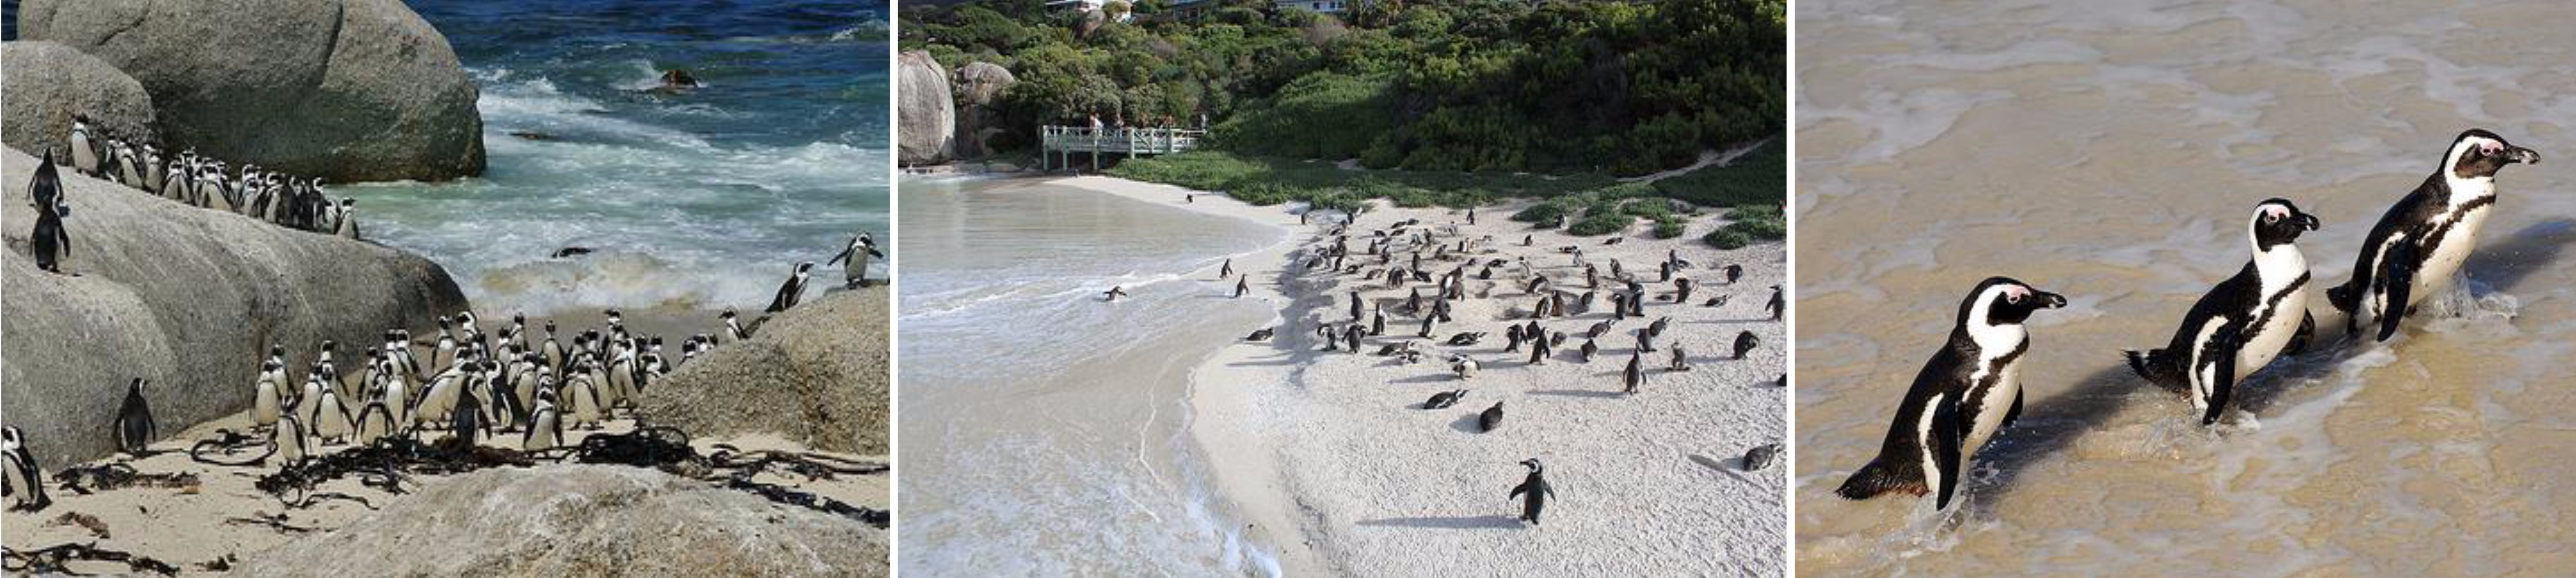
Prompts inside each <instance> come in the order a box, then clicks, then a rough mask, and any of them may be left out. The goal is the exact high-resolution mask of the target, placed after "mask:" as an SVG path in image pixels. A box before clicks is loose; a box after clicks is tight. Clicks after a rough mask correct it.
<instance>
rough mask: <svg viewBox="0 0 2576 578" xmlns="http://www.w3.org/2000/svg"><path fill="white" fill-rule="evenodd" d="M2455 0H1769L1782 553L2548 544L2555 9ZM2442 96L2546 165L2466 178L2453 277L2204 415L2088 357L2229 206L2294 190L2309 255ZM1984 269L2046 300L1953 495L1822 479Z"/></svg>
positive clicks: (2097, 569) (2345, 550) (2062, 558)
mask: <svg viewBox="0 0 2576 578" xmlns="http://www.w3.org/2000/svg"><path fill="white" fill-rule="evenodd" d="M2455 4H2457V3H2452V2H2430V1H2412V2H2383V3H2369V4H2367V5H2351V4H2349V3H2329V2H2239V3H2163V4H2150V3H2126V2H2100V3H2090V4H2079V5H2065V4H2063V3H2046V2H2034V1H2020V2H1993V3H1972V4H1942V5H1939V6H1932V5H1926V4H1922V3H1907V2H1895V1H1882V0H1824V1H1815V2H1801V3H1800V4H1799V11H1798V18H1799V22H1798V29H1799V36H1798V38H1799V46H1798V47H1797V51H1798V55H1799V58H1798V61H1799V65H1800V69H1799V82H1800V85H1799V99H1800V102H1799V103H1798V111H1799V118H1798V119H1797V123H1796V126H1797V130H1798V131H1799V133H1798V155H1799V158H1798V163H1799V165H1798V171H1799V183H1798V196H1797V202H1796V205H1797V206H1796V218H1797V219H1798V221H1797V224H1798V249H1797V250H1798V251H1799V254H1798V279H1797V285H1798V288H1799V294H1798V297H1799V308H1798V323H1799V326H1798V331H1799V343H1798V347H1799V350H1798V353H1799V355H1798V358H1797V360H1798V375H1799V382H1798V387H1799V389H1798V392H1797V401H1796V403H1797V412H1798V413H1797V416H1798V420H1797V421H1798V438H1799V445H1798V446H1797V447H1798V456H1797V476H1798V477H1797V479H1796V487H1795V489H1794V492H1795V494H1796V497H1797V499H1798V504H1799V507H1798V510H1797V515H1796V516H1797V519H1796V520H1795V526H1796V528H1795V529H1796V533H1797V540H1798V543H1799V551H1798V557H1799V560H1798V568H1799V570H1800V571H1801V573H1802V574H1806V575H1815V576H1954V575H1974V576H2017V575H2051V576H2087V575H2090V576H2130V575H2139V576H2144V575H2156V576H2189V575H2230V576H2310V575H2335V576H2349V575H2360V576H2508V575H2535V576H2540V575H2559V574H2563V573H2564V572H2565V571H2566V569H2567V568H2570V567H2576V553H2571V552H2570V551H2569V550H2568V549H2567V548H2566V545H2567V544H2570V543H2576V527H2571V523H2576V519H2571V518H2576V483H2570V482H2568V481H2567V480H2570V479H2576V462H2570V461H2568V460H2566V459H2564V457H2565V456H2567V455H2571V452H2576V418H2569V417H2566V416H2565V415H2564V413H2563V409H2564V408H2567V407H2571V404H2576V389H2571V388H2569V387H2568V386H2566V385H2565V384H2566V383H2568V380H2567V378H2566V375H2567V374H2568V370H2569V369H2571V368H2576V362H2570V361H2568V359H2570V356H2569V354H2570V353H2571V352H2576V307H2571V305H2576V299H2571V297H2576V294H2571V292H2570V289H2569V287H2570V286H2571V282H2576V260H2571V257H2569V256H2567V255H2565V254H2564V253H2565V249H2566V248H2567V246H2568V245H2569V244H2570V243H2576V190H2571V189H2576V177H2571V174H2576V173H2570V172H2569V171H2568V169H2566V168H2565V167H2566V166H2568V164H2567V160H2568V159H2569V158H2570V157H2571V155H2576V139H2571V138H2570V133H2569V130H2568V128H2569V126H2568V125H2567V124H2566V123H2568V122H2569V119H2576V97H2571V96H2568V94H2570V93H2571V92H2576V69H2571V68H2570V65H2569V63H2570V62H2576V43H2569V42H2566V41H2565V32H2566V31H2567V30H2576V12H2570V11H2567V10H2565V7H2564V6H2560V5H2556V4H2552V3H2503V2H2473V3H2466V4H2464V5H2455ZM2473 126H2476V127H2486V128H2489V129H2492V130H2495V131H2496V132H2498V133H2501V134H2502V135H2504V136H2505V137H2506V138H2508V139H2510V140H2512V141H2513V142H2514V143H2515V144H2518V145H2523V146H2527V147H2531V148H2534V149H2536V150H2539V151H2540V152H2541V153H2542V154H2543V155H2544V156H2545V157H2548V161H2547V162H2546V163H2544V164H2541V165H2537V166H2515V167H2511V168H2508V169H2506V170H2505V172H2504V173H2503V174H2502V176H2501V177H2499V178H2498V181H2497V182H2498V188H2499V191H2500V195H2501V197H2500V199H2499V202H2498V205H2497V207H2498V209H2497V211H2496V213H2495V215H2494V216H2493V217H2492V218H2491V219H2490V220H2489V221H2488V222H2487V226H2486V228H2485V230H2484V231H2483V233H2482V234H2481V235H2480V238H2481V243H2480V247H2481V248H2480V249H2479V251H2478V253H2477V254H2476V256H2474V257H2472V258H2471V260H2470V261H2469V263H2468V265H2467V266H2466V267H2465V270H2466V272H2467V277H2468V279H2469V283H2467V284H2466V287H2467V289H2465V290H2463V291H2461V292H2458V293H2456V294H2453V295H2448V296H2446V303H2445V304H2444V305H2443V306H2441V307H2437V308H2436V311H2435V312H2434V313H2433V314H2431V315H2419V316H2418V318H2417V319H2414V320H2410V321H2409V322H2408V326H2407V329H2406V330H2405V331H2404V332H2403V334H2402V335H2401V336H2400V337H2398V338H2397V339H2395V340H2393V341H2391V342H2389V343H2387V344H2371V345H2358V346H2350V347H2339V348H2330V349H2329V350H2328V351H2324V352H2319V353H2315V354H2312V355H2308V356H2303V357H2298V358H2292V359H2285V360H2282V361H2277V362H2275V364H2274V365H2273V366H2272V368H2271V369H2270V370H2269V371H2267V372H2265V373H2263V374H2259V375H2258V376H2257V377H2255V378H2254V379H2253V380H2251V381H2250V382H2249V383H2248V384H2247V391H2246V393H2245V394H2244V397H2243V398H2241V399H2242V401H2243V402H2244V403H2243V404H2242V406H2241V407H2244V408H2246V409H2244V410H2239V411H2236V412H2234V413H2233V414H2232V415H2231V416H2230V417H2229V418H2228V419H2227V421H2226V422H2225V423H2223V424H2222V426H2221V427H2218V428H2215V429H2214V430H2208V429H2204V428H2201V427H2199V426H2198V425H2196V424H2197V420H2196V419H2191V418H2189V417H2187V416H2186V415H2185V414H2187V413H2189V411H2190V410H2189V408H2190V404H2189V403H2188V402H2187V401H2185V400H2183V399H2181V398H2179V397H2177V396H2173V395H2170V394H2166V393H2164V392H2162V391H2161V390H2157V389H2154V388H2152V387H2150V386H2147V385H2146V384H2145V383H2144V382H2143V381H2142V380H2140V379H2138V378H2136V377H2134V376H2132V375H2130V374H2129V373H2128V371H2127V369H2126V368H2125V367H2122V366H2121V365H2120V364H2119V359H2118V352H2119V350H2121V349H2123V348H2142V347H2154V346H2161V345H2162V344H2163V343H2164V342H2165V341H2166V340H2167V338H2169V337H2170V336H2171V331H2172V330H2173V328H2174V326H2175V324H2176V323H2177V322H2178V321H2179V320H2180V318H2181V316H2182V314H2183V312H2184V310H2186V309H2188V308H2189V307H2190V305H2191V302H2192V300H2193V299H2196V298H2197V297H2198V296H2199V295H2200V293H2201V292H2203V291H2205V290H2207V289H2208V287H2209V286H2210V285H2212V284H2215V283H2216V282H2217V281H2219V280H2220V279H2223V278H2225V277H2226V276H2228V275H2230V274H2233V273H2234V272H2235V271H2236V270H2237V269H2238V268H2240V267H2242V266H2243V264H2244V263H2245V260H2246V259H2247V257H2248V251H2249V249H2248V248H2247V247H2245V243H2244V241H2243V233H2242V231H2241V229H2240V228H2239V225H2238V223H2241V222H2242V219H2243V218H2244V216H2245V215H2247V214H2248V212H2249V211H2250V209H2251V208H2252V206H2253V204H2254V203H2255V202H2257V201H2259V200H2262V199H2264V198H2267V197H2274V196H2278V197H2285V198H2288V199H2291V200H2293V201H2295V202H2297V203H2299V205H2300V206H2301V207H2303V208H2305V209H2307V210H2309V211H2310V212H2313V213H2316V214H2317V215H2318V216H2319V217H2320V218H2321V219H2322V220H2323V221H2324V224H2325V227H2324V229H2323V230H2321V231H2317V232H2314V233H2310V234H2309V235H2307V236H2306V237H2303V238H2302V239H2301V240H2300V241H2299V245H2300V246H2301V247H2302V248H2303V249H2304V251H2305V252H2306V253H2307V255H2308V257H2309V264H2310V266H2311V268H2312V269H2313V270H2314V271H2315V285H2313V286H2316V287H2319V288H2322V287H2323V286H2325V285H2331V284H2337V283H2341V282H2342V281H2343V280H2344V279H2345V278H2346V274H2347V272H2348V271H2349V270H2350V269H2351V267H2352V260H2353V256H2354V254H2355V253H2356V252H2357V251H2358V249H2359V247H2358V245H2359V244H2360V239H2361V237H2362V236H2363V235H2364V234H2365V233H2367V232H2368V230H2369V227H2370V225H2371V223H2372V222H2373V221H2375V220H2376V219H2377V218H2378V216H2379V214H2380V213H2381V212H2383V211H2384V210H2385V209H2386V208H2387V206H2388V205H2389V204H2390V203H2393V202H2395V201H2396V200H2397V199H2398V198H2399V197H2400V196H2402V195H2403V194H2405V193H2406V192H2407V191H2409V190H2411V189H2412V188H2413V187H2414V186H2415V185H2416V184H2417V183H2419V182H2421V181H2422V180H2423V178H2424V176H2425V175H2426V174H2429V173H2430V172H2432V170H2433V167H2434V165H2436V164H2438V160H2439V157H2440V155H2441V154H2442V152H2443V149H2444V147H2446V146H2447V145H2448V144H2449V141H2450V139H2451V137H2452V136H2453V135H2455V134H2457V133H2458V132H2459V131H2460V130H2462V129H2465V128H2469V127H2473ZM1989 275H2010V276H2014V277H2018V278H2020V279H2022V280H2025V281H2029V282H2031V283H2033V284H2035V285H2038V286H2040V287H2042V288H2046V289H2050V290H2055V291H2059V292H2062V293H2065V294H2066V295H2068V296H2069V298H2070V300H2071V301H2072V303H2071V306H2070V307H2068V308H2066V309H2062V310H2055V311H2048V312H2043V313H2041V314H2039V316H2038V317H2037V318H2036V319H2035V320H2034V322H2033V324H2032V328H2031V333H2032V350H2031V353H2030V354H2029V355H2028V357H2027V358H2026V363H2025V369H2024V372H2023V385H2024V387H2025V388H2026V392H2027V393H2026V396H2027V398H2026V399H2027V404H2028V406H2027V410H2026V413H2025V414H2024V415H2023V418H2022V421H2021V422H2020V424H2019V425H2018V426H2017V427H2016V428H2014V429H2012V430H2009V431H2006V432H2005V433H2003V434H2002V435H2000V436H1998V437H1997V438H1996V440H1995V442H1994V443H1993V444H1992V445H1990V446H1988V447H1987V448H1986V449H1985V450H1984V452H1983V453H1982V454H1980V456H1979V462H1980V463H1979V464H1978V466H1977V467H1976V469H1975V470H1974V472H1973V473H1972V475H1970V476H1969V481H1968V482H1967V483H1966V486H1965V489H1966V492H1967V499H1966V501H1965V505H1964V507H1957V508H1953V511H1952V512H1949V513H1946V514H1940V515H1935V514H1933V513H1931V512H1930V511H1929V506H1926V505H1922V504H1921V502H1920V501H1918V500H1913V499H1907V498H1902V497H1889V498H1881V499H1878V500H1874V501H1869V502H1857V503H1855V502H1848V501H1844V500H1842V499H1840V498H1837V497H1835V496H1833V494H1832V490H1833V489H1834V487H1835V486H1837V485H1839V484H1840V483H1841V482H1842V481H1843V478H1844V477H1846V476H1847V475H1849V473H1850V472H1851V471H1852V469H1854V468H1856V467H1858V466H1859V465H1861V464H1862V463H1864V462H1866V461H1867V460H1868V459H1869V457H1870V456H1871V455H1873V454H1874V453H1875V452H1876V451H1877V448H1878V443H1879V441H1880V439H1881V436H1883V435H1885V433H1886V428H1887V427H1888V420H1889V416H1890V415H1892V413H1893V411H1894V405H1895V403H1896V401H1897V399H1898V398H1899V397H1901V396H1902V395H1903V393H1904V390H1905V388H1906V387H1907V386H1908V384H1910V383H1911V380H1912V377H1913V375H1914V372H1915V371H1916V370H1917V369H1918V368H1919V367H1920V366H1921V364H1922V362H1923V360H1924V359H1925V358H1926V357H1927V356H1928V355H1929V354H1930V353H1931V352H1932V351H1933V349H1934V348H1935V347H1937V346H1938V343H1939V341H1940V340H1941V339H1942V336H1943V334H1944V333H1945V332H1947V331H1948V328H1949V326H1950V324H1951V322H1952V317H1953V316H1954V315H1955V307H1956V306H1957V303H1958V301H1959V299H1961V298H1962V297H1963V293H1964V292H1965V291H1966V290H1967V289H1968V288H1969V287H1971V286H1973V285H1974V284H1975V283H1976V281H1977V280H1978V279H1981V278H1983V277H1986V276H1989ZM2319 294H2321V292H2319Z"/></svg>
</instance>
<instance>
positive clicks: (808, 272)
mask: <svg viewBox="0 0 2576 578" xmlns="http://www.w3.org/2000/svg"><path fill="white" fill-rule="evenodd" d="M813 272H814V262H813V261H806V262H803V263H797V264H796V274H794V275H789V276H788V277H787V282H786V283H782V284H780V285H779V286H778V297H777V298H775V299H772V300H770V302H769V308H768V309H766V310H764V311H766V312H768V313H777V312H780V311H786V310H787V309H788V308H790V307H795V306H796V301H797V300H799V299H804V298H805V282H806V280H807V279H809V278H811V277H813Z"/></svg>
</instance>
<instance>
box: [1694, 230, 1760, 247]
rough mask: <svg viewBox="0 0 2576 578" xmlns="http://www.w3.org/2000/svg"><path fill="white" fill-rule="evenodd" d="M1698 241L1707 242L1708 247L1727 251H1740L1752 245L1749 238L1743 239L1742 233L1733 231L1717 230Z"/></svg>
mask: <svg viewBox="0 0 2576 578" xmlns="http://www.w3.org/2000/svg"><path fill="white" fill-rule="evenodd" d="M1700 240H1702V241H1707V242H1708V244H1709V245H1710V246H1714V247H1717V248H1719V249H1725V250H1729V251H1733V250H1736V249H1742V248H1744V246H1745V245H1751V244H1753V240H1752V239H1751V238H1748V237H1745V236H1744V233H1741V232H1737V231H1735V230H1734V229H1718V230H1715V231H1709V232H1708V235H1706V236H1703V237H1700Z"/></svg>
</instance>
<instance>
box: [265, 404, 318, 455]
mask: <svg viewBox="0 0 2576 578" xmlns="http://www.w3.org/2000/svg"><path fill="white" fill-rule="evenodd" d="M268 445H269V446H270V447H272V448H274V449H273V451H271V452H269V457H270V458H273V459H275V460H276V461H275V462H273V463H274V465H277V466H279V467H287V468H291V467H296V466H301V465H304V459H305V458H307V457H311V456H312V455H313V446H312V444H311V443H310V442H308V441H307V440H306V439H305V436H304V420H300V419H296V418H295V416H294V415H293V414H288V415H284V416H279V417H278V419H277V427H274V428H270V429H269V430H268Z"/></svg>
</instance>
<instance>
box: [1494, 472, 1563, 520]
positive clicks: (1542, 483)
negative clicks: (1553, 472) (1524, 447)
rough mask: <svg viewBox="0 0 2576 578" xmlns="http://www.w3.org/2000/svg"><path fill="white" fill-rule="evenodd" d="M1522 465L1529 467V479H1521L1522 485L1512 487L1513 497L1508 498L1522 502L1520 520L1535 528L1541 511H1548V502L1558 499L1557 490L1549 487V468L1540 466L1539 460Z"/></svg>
mask: <svg viewBox="0 0 2576 578" xmlns="http://www.w3.org/2000/svg"><path fill="white" fill-rule="evenodd" d="M1521 465H1524V466H1529V477H1526V478H1521V485H1517V486H1512V493H1511V495H1509V496H1506V497H1507V498H1515V499H1519V500H1521V517H1520V520H1521V521H1523V522H1529V523H1530V525H1533V526H1535V525H1538V514H1539V511H1540V510H1545V509H1547V501H1548V500H1549V499H1552V498H1555V497H1556V488H1551V487H1548V485H1547V477H1546V475H1545V474H1546V472H1547V468H1546V467H1545V466H1542V465H1540V464H1539V462H1538V458H1530V459H1527V460H1522V461H1521ZM1524 495H1526V496H1527V497H1523V496H1524Z"/></svg>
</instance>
